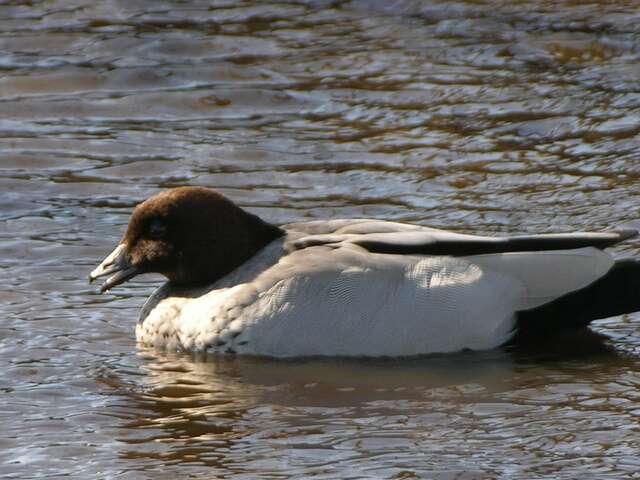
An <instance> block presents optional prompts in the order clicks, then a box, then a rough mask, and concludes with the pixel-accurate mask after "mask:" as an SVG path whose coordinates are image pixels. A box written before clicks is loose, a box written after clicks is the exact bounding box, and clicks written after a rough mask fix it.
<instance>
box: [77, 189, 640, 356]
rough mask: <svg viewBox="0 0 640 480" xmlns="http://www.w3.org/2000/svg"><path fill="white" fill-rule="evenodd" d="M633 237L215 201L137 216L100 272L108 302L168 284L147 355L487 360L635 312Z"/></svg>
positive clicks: (184, 198) (158, 301)
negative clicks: (477, 231) (250, 207)
mask: <svg viewBox="0 0 640 480" xmlns="http://www.w3.org/2000/svg"><path fill="white" fill-rule="evenodd" d="M637 235H638V230H636V229H630V228H622V229H618V230H613V231H606V232H577V233H559V234H549V233H545V234H538V235H519V236H502V237H494V236H478V235H470V234H463V233H457V232H451V231H446V230H441V229H436V228H430V227H427V226H422V225H416V224H408V223H400V222H393V221H385V220H377V219H328V220H313V221H302V222H296V223H289V224H285V225H280V226H278V225H274V224H272V223H269V222H267V221H265V220H263V219H261V218H259V217H258V216H256V215H254V214H252V213H250V212H248V211H246V210H244V209H243V208H241V207H239V206H238V205H236V204H235V203H233V202H232V201H231V200H230V199H228V198H227V197H225V196H224V195H222V194H221V193H219V192H218V191H217V190H215V189H213V188H208V187H192V186H185V187H177V188H171V189H168V190H164V191H161V192H159V193H157V194H155V195H153V196H152V197H150V198H148V199H147V200H145V201H143V202H142V203H140V204H138V205H137V206H136V207H135V209H134V210H133V213H132V214H131V216H130V218H129V222H128V225H127V227H126V230H125V233H124V236H123V237H122V239H121V240H120V242H119V243H118V245H117V246H116V248H115V249H114V250H113V251H112V252H111V253H110V254H109V255H108V256H107V257H106V258H105V259H104V260H103V261H102V262H101V263H100V264H99V265H98V266H97V267H96V268H95V269H94V270H93V271H92V272H91V273H90V275H89V280H90V281H93V280H96V279H98V278H101V277H106V280H105V281H104V283H103V285H102V286H101V292H106V291H108V290H110V289H112V288H114V287H116V286H118V285H120V284H122V283H124V282H126V281H128V280H131V279H132V278H134V277H136V276H137V275H141V274H145V273H159V274H161V275H163V276H164V277H166V279H167V282H166V283H164V284H163V285H162V286H160V287H159V288H158V289H157V290H155V291H154V292H153V293H152V295H151V296H150V297H149V299H148V300H147V301H146V303H145V304H144V306H143V307H142V311H141V313H140V316H139V319H138V322H137V325H136V338H137V341H138V342H139V344H141V345H144V346H147V347H156V348H160V349H167V350H178V351H189V352H202V353H213V354H221V355H254V356H265V357H273V358H290V357H315V356H331V357H407V356H417V355H430V354H446V353H453V352H461V351H467V350H490V349H494V348H497V347H500V346H503V345H508V344H510V343H511V342H513V341H515V340H517V339H519V338H523V337H525V338H526V337H529V338H530V337H532V336H533V337H535V336H538V337H544V336H546V335H549V334H551V333H553V332H557V331H566V330H568V329H580V328H583V327H586V326H587V325H588V324H589V323H590V322H591V321H593V320H595V319H599V318H607V317H611V316H616V315H622V314H625V313H631V312H635V311H637V310H640V297H639V296H638V294H637V293H638V291H637V286H638V279H640V261H639V260H638V259H636V258H625V259H615V258H614V257H613V256H612V254H611V253H609V252H608V251H606V249H607V248H608V247H611V246H613V245H616V244H618V243H620V242H622V241H624V240H627V239H630V238H633V237H636V236H637Z"/></svg>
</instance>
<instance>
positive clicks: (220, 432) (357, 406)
mask: <svg viewBox="0 0 640 480" xmlns="http://www.w3.org/2000/svg"><path fill="white" fill-rule="evenodd" d="M138 354H139V358H140V364H139V369H140V376H137V377H136V380H135V382H133V383H132V382H131V379H130V375H129V374H125V375H120V374H119V373H118V372H117V370H116V371H111V372H110V373H109V374H108V375H106V376H104V377H103V378H102V379H101V380H100V381H101V382H102V383H103V384H105V385H107V386H108V388H107V390H108V391H110V393H109V395H110V396H112V401H111V402H110V403H111V405H110V406H109V410H110V411H119V410H120V411H121V412H123V413H122V415H121V416H119V417H118V416H117V415H116V416H117V417H118V421H117V422H118V424H119V426H118V427H117V428H118V430H119V431H120V432H121V436H120V438H119V439H118V440H119V442H120V444H119V447H118V450H119V457H120V458H121V459H122V460H132V459H135V460H136V461H139V462H141V465H145V464H147V462H148V463H149V465H150V468H152V466H153V465H154V463H155V462H157V461H159V460H161V461H163V462H167V464H169V465H183V466H185V467H188V466H189V465H192V466H193V465H199V466H203V465H206V466H208V467H209V468H213V469H214V471H215V472H218V473H219V474H223V473H226V474H232V473H238V472H241V471H243V470H244V469H245V468H247V455H248V456H250V457H252V458H253V460H252V462H251V465H252V467H251V468H257V469H259V470H260V471H263V469H266V470H269V468H272V467H273V464H272V461H273V458H272V455H274V454H276V452H277V451H279V449H281V448H285V447H286V448H291V449H292V452H295V453H292V454H293V455H294V456H296V455H303V456H304V455H308V454H312V456H311V458H307V457H305V461H304V462H302V463H301V465H300V467H301V468H303V469H304V468H310V466H311V465H313V466H314V468H316V467H318V465H324V464H325V461H326V459H324V456H325V455H328V456H329V458H340V459H342V460H346V459H348V458H351V457H357V458H361V457H362V456H364V457H367V456H369V455H374V456H375V455H376V454H375V451H378V454H379V453H380V451H382V450H385V451H386V450H387V449H390V451H391V452H395V453H396V454H397V455H402V454H403V453H402V445H401V444H402V442H400V441H399V440H398V438H399V437H402V436H403V435H408V436H409V438H412V437H414V436H415V435H416V432H423V433H422V435H426V436H428V435H429V434H428V433H425V432H428V431H430V429H445V430H446V431H448V432H449V433H448V435H449V436H450V438H449V439H448V440H446V441H444V445H443V450H446V449H447V448H449V449H452V448H453V449H454V450H452V451H455V449H458V450H460V449H461V448H462V449H463V450H464V449H465V448H468V447H469V445H468V444H469V443H470V442H471V443H472V442H473V439H474V438H478V435H480V438H484V441H486V445H484V447H480V449H481V450H482V448H489V450H491V449H492V448H493V447H492V446H491V445H492V443H493V442H495V441H502V440H501V438H502V437H504V436H511V435H516V434H519V433H518V432H520V431H521V429H523V428H526V429H527V431H528V435H531V433H532V432H531V429H530V428H529V426H528V424H531V425H535V424H536V423H537V424H540V425H538V427H533V430H536V429H542V433H541V434H544V435H548V434H549V432H546V433H544V432H545V431H544V429H545V428H547V426H548V424H549V422H553V421H557V422H561V423H565V422H566V421H567V418H564V416H563V415H566V412H567V410H575V411H581V410H583V409H589V408H592V405H593V404H598V403H602V402H603V401H610V400H611V398H612V396H615V397H617V398H624V397H625V395H626V394H628V393H629V391H628V389H622V390H621V389H620V385H617V386H616V385H613V384H612V383H611V381H610V379H611V378H618V379H620V378H621V377H624V376H625V372H628V371H629V370H633V369H637V368H638V367H639V366H640V360H639V359H638V358H637V356H636V355H632V354H629V353H625V352H622V351H619V350H617V349H616V348H615V347H613V346H612V345H611V344H610V343H609V342H608V340H607V338H606V337H605V336H603V335H600V334H597V333H594V332H590V331H588V330H585V331H583V332H579V333H574V334H572V335H563V336H558V337H556V338H551V339H548V341H546V342H544V343H543V344H538V345H537V347H533V346H528V347H519V348H517V349H513V348H512V349H510V350H508V351H507V350H494V351H489V352H466V353H460V354H453V355H438V356H430V357H421V358H409V359H320V358H310V359H293V360H271V359H264V358H246V357H244V358H243V357H220V356H212V355H206V356H196V355H192V354H183V353H166V352H158V351H155V350H151V349H142V348H141V349H139V351H138ZM629 381H630V382H631V384H630V385H629V386H632V385H633V379H632V378H629ZM636 396H637V395H636ZM631 397H632V398H634V396H633V395H631ZM559 412H564V413H563V414H559ZM546 416H550V417H551V418H555V420H550V419H546V418H545V417H546ZM392 427H393V428H392ZM489 427H490V428H489ZM487 428H488V430H486V433H484V434H482V433H481V431H485V429H487ZM556 428H560V429H562V425H556ZM494 429H495V430H496V431H493V430H494ZM367 432H368V433H367ZM390 432H395V433H394V434H391V433H390ZM441 433H442V432H441ZM367 435H371V436H372V437H376V438H378V437H379V438H378V440H376V441H374V442H373V443H374V447H373V450H374V452H371V451H369V450H367V449H365V451H360V450H359V449H358V448H355V447H354V445H352V444H351V441H350V440H349V439H350V438H352V437H354V436H361V437H364V438H366V437H367ZM388 435H390V437H391V438H390V439H389V440H388V441H390V442H391V443H389V444H386V447H383V445H385V444H384V441H385V440H384V439H385V438H386V436H388ZM494 436H495V438H494ZM534 437H535V435H534ZM378 442H382V443H380V444H379V443H378ZM398 442H400V443H399V444H397V443H398ZM456 442H462V443H463V444H467V445H466V446H464V448H463V446H461V445H460V444H458V445H456ZM521 447H522V448H524V450H526V452H519V453H518V455H520V456H523V459H522V460H523V461H525V458H524V457H526V456H527V455H545V454H546V450H547V449H548V448H550V445H547V444H545V443H544V442H543V443H542V444H538V443H535V444H534V445H530V446H529V447H527V448H525V447H524V446H522V445H521ZM430 448H432V447H430ZM354 449H355V451H354ZM315 450H318V451H315ZM516 450H517V449H516ZM305 451H306V453H305ZM349 451H350V452H351V453H350V454H348V455H346V456H345V454H346V452H349ZM238 452H244V454H239V453H238ZM322 452H324V453H322ZM387 453H389V452H387ZM405 453H406V452H405ZM432 453H433V452H432ZM343 457H344V458H343ZM323 459H324V460H323ZM467 460H468V462H469V464H468V466H467V467H468V468H471V465H472V463H473V455H469V457H468V459H467ZM467 460H465V461H463V462H462V463H463V464H466V462H467ZM460 462H461V460H460V458H458V459H457V460H451V461H450V462H447V461H446V460H445V461H440V462H439V465H440V466H441V468H443V469H444V470H447V468H451V469H452V470H453V471H455V470H456V469H458V468H460ZM383 463H384V461H383ZM423 467H424V466H423ZM467 467H465V468H467ZM141 468H142V467H141ZM318 468H319V467H318ZM301 471H303V470H301Z"/></svg>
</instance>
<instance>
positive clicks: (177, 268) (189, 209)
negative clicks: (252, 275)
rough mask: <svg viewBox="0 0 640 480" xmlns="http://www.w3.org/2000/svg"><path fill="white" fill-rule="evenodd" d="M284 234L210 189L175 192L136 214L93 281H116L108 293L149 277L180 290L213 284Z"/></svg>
mask: <svg viewBox="0 0 640 480" xmlns="http://www.w3.org/2000/svg"><path fill="white" fill-rule="evenodd" d="M283 233H284V232H283V231H282V230H281V229H280V228H278V227H276V226H274V225H271V224H269V223H266V222H264V221H262V220H261V219H260V218H258V217H257V216H255V215H252V214H250V213H248V212H245V211H244V210H242V209H241V208H240V207H238V206H237V205H235V204H234V203H233V202H231V201H230V200H229V199H227V198H226V197H224V196H223V195H221V194H220V193H218V192H216V191H215V190H213V189H211V188H204V187H180V188H172V189H170V190H165V191H163V192H160V193H158V194H157V195H154V196H153V197H151V198H149V199H147V200H145V201H144V202H142V203H141V204H139V205H138V206H137V207H136V208H135V210H134V211H133V213H132V214H131V218H130V219H129V225H128V226H127V230H126V232H125V234H124V237H123V238H122V241H121V242H120V244H119V245H118V246H117V247H116V249H115V250H114V251H113V252H112V253H111V254H110V255H109V256H108V257H107V258H105V259H104V260H103V262H102V263H101V264H100V265H99V266H98V267H97V268H96V269H95V270H93V271H92V272H91V274H90V275H89V280H90V281H93V280H95V279H96V278H98V277H102V276H105V275H111V276H110V277H109V278H108V279H107V280H106V281H105V283H104V285H103V286H102V288H101V291H103V292H104V291H106V290H109V289H110V288H112V287H115V286H116V285H119V284H121V283H123V282H125V281H127V280H129V279H130V278H133V277H134V276H136V275H139V274H141V273H150V272H156V273H161V274H162V275H164V276H165V277H167V278H168V279H169V280H170V281H171V282H174V283H177V284H191V283H205V282H214V281H216V280H217V279H219V278H221V277H223V276H224V275H226V274H227V273H229V272H231V271H232V270H233V269H235V268H236V267H239V266H240V265H242V264H243V263H244V262H246V261H247V260H248V259H249V258H251V257H252V256H253V255H255V254H256V253H257V252H258V251H259V250H260V249H262V248H263V247H264V246H266V245H267V244H268V243H270V242H271V241H273V240H274V239H276V238H277V237H279V236H281V235H283Z"/></svg>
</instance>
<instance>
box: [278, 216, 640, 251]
mask: <svg viewBox="0 0 640 480" xmlns="http://www.w3.org/2000/svg"><path fill="white" fill-rule="evenodd" d="M292 227H293V228H294V229H295V228H298V229H299V230H300V231H303V232H304V233H309V234H308V235H305V236H302V237H298V238H297V239H296V240H295V241H293V242H291V246H290V248H291V249H303V248H308V247H311V246H318V245H327V246H338V245H340V244H343V243H353V244H355V245H358V246H360V247H363V248H365V249H366V250H368V251H369V252H371V253H386V254H394V255H452V256H467V255H483V254H492V253H508V252H541V251H550V250H573V249H578V248H586V247H595V248H597V249H600V250H602V249H604V248H607V247H610V246H612V245H615V244H616V243H619V242H622V241H624V240H627V239H629V238H632V237H635V236H637V235H638V231H637V230H631V229H625V230H618V231H612V232H598V233H594V232H576V233H560V234H541V235H519V236H511V237H485V236H477V235H465V234H460V233H454V232H448V231H446V230H438V229H433V228H428V227H421V226H418V225H407V224H402V223H396V222H383V221H370V220H369V221H367V220H351V221H349V220H332V221H327V222H322V221H320V222H308V223H306V224H292ZM304 227H307V228H304Z"/></svg>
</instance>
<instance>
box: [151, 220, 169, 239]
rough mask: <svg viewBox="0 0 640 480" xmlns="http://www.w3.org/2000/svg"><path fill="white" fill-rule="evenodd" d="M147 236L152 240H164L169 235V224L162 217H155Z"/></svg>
mask: <svg viewBox="0 0 640 480" xmlns="http://www.w3.org/2000/svg"><path fill="white" fill-rule="evenodd" d="M147 236H148V237H149V238H150V239H151V240H162V239H163V238H165V237H166V236H167V225H166V223H165V222H164V221H163V220H162V219H160V218H154V219H153V220H151V222H149V226H148V227H147Z"/></svg>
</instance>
